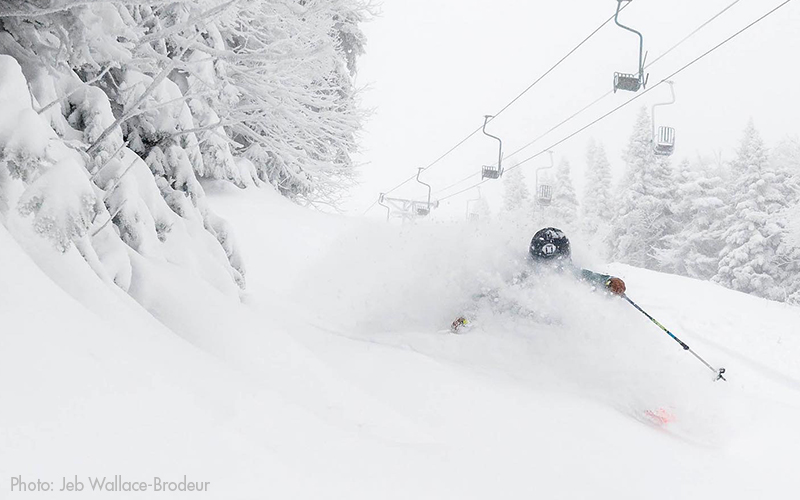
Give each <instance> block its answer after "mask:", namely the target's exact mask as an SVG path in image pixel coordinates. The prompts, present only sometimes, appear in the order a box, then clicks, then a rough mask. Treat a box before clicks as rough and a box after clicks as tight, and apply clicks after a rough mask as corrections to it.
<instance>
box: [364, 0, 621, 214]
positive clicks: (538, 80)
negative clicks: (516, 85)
mask: <svg viewBox="0 0 800 500" xmlns="http://www.w3.org/2000/svg"><path fill="white" fill-rule="evenodd" d="M629 5H630V4H626V5H625V6H624V7H622V10H624V9H626V8H627V7H628V6H629ZM614 17H615V16H611V17H609V18H608V19H606V20H605V21H604V22H603V24H601V25H600V26H598V27H597V28H595V30H594V31H592V32H591V33H590V34H589V36H587V37H586V38H584V39H583V40H582V41H581V42H580V43H579V44H578V45H576V46H575V47H574V48H573V49H572V50H570V51H569V52H568V53H567V54H566V55H565V56H564V57H562V58H561V59H559V60H558V62H556V63H555V64H554V65H553V66H552V67H550V69H548V70H547V71H546V72H544V73H543V74H542V75H541V76H540V77H539V78H537V79H536V80H535V81H534V82H533V83H531V84H530V85H528V87H527V88H525V90H523V91H522V92H520V93H519V94H518V95H517V96H516V97H515V98H513V99H512V100H511V101H510V102H509V103H508V104H506V105H505V106H503V107H502V108H501V109H500V111H498V112H497V113H495V114H494V115H493V118H492V119H491V120H490V121H492V120H494V119H495V118H497V117H498V116H500V114H501V113H503V112H504V111H505V110H507V109H508V108H510V107H511V106H512V105H513V104H514V103H515V102H517V101H518V100H519V99H520V98H522V96H524V95H525V94H527V93H528V92H529V91H530V90H531V89H532V88H533V87H535V86H536V84H538V83H539V82H541V81H542V80H543V79H544V78H545V77H547V75H549V74H550V73H552V72H553V71H555V69H556V68H558V67H559V66H561V64H562V63H563V62H564V61H566V60H567V58H569V57H570V56H571V55H572V54H574V53H575V52H576V51H577V50H578V49H580V48H581V47H583V46H584V45H585V44H586V43H587V42H588V41H589V40H591V39H592V37H594V36H595V35H596V34H597V33H598V32H599V31H600V30H601V29H603V28H604V27H605V26H606V25H607V24H608V23H610V22H611V21H613V20H614ZM482 129H483V127H478V128H476V129H475V130H473V131H472V132H470V133H469V135H467V136H466V137H464V138H463V139H461V140H460V141H459V142H458V143H456V144H455V146H453V147H451V148H450V149H448V150H447V151H446V152H445V153H444V154H442V155H441V156H439V157H438V158H436V159H435V160H433V161H432V162H431V163H429V164H428V165H427V166H425V167H424V168H423V169H422V170H423V171H425V170H428V169H429V168H431V167H433V166H434V165H436V164H437V163H439V162H440V161H442V160H443V159H444V158H445V157H446V156H448V155H449V154H450V153H452V152H453V151H455V150H456V149H458V148H459V147H460V146H461V145H462V144H464V143H465V142H467V141H468V140H469V139H471V138H472V137H473V136H474V135H475V134H477V133H478V132H480V131H481V130H482ZM416 177H417V176H416V174H415V175H412V176H411V177H409V178H407V179H406V180H404V181H403V182H401V183H400V184H398V185H396V186H395V187H393V188H392V189H390V190H388V191H386V192H385V193H384V194H389V193H391V192H393V191H395V190H397V189H399V188H400V187H402V186H404V185H405V184H407V183H409V182H411V181H412V180H414V179H416ZM377 203H378V202H377V201H374V202H372V204H371V205H370V206H369V207H368V208H367V209H366V210H365V211H364V214H366V213H367V212H369V211H370V210H371V209H372V208H373V207H374V206H375V205H377Z"/></svg>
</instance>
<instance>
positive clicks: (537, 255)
mask: <svg viewBox="0 0 800 500" xmlns="http://www.w3.org/2000/svg"><path fill="white" fill-rule="evenodd" d="M528 251H529V252H530V254H531V257H533V259H534V260H538V261H551V260H569V259H570V255H571V253H570V249H569V240H568V239H567V236H566V235H565V234H564V232H563V231H562V230H560V229H556V228H554V227H546V228H544V229H540V230H539V231H537V232H536V234H534V235H533V239H532V240H531V246H530V248H529V249H528Z"/></svg>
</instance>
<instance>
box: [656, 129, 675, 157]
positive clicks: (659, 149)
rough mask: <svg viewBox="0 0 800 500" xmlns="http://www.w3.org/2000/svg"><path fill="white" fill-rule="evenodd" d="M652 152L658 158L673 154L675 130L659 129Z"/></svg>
mask: <svg viewBox="0 0 800 500" xmlns="http://www.w3.org/2000/svg"><path fill="white" fill-rule="evenodd" d="M654 151H655V153H656V154H657V155H659V156H670V155H671V154H672V153H674V152H675V129H674V128H672V127H659V128H658V136H657V137H656V141H655V144H654Z"/></svg>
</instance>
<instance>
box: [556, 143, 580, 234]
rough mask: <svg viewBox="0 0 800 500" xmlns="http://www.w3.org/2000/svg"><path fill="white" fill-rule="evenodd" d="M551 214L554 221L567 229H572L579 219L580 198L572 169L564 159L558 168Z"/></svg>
mask: <svg viewBox="0 0 800 500" xmlns="http://www.w3.org/2000/svg"><path fill="white" fill-rule="evenodd" d="M550 212H551V214H552V215H553V218H554V220H555V221H556V222H558V223H559V224H561V225H563V226H565V227H572V226H573V225H574V224H575V222H576V220H577V218H578V197H577V196H576V195H575V187H574V186H573V185H572V172H571V167H570V164H569V160H567V159H566V158H562V160H561V162H559V164H558V167H557V168H556V182H555V186H554V187H553V204H552V205H551V207H550Z"/></svg>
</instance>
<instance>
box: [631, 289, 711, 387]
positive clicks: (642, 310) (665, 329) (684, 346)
mask: <svg viewBox="0 0 800 500" xmlns="http://www.w3.org/2000/svg"><path fill="white" fill-rule="evenodd" d="M622 298H623V299H625V300H627V301H628V302H629V303H630V304H631V305H632V306H633V307H635V308H636V309H638V310H639V312H640V313H642V314H644V315H645V316H647V317H648V319H650V321H652V322H653V323H655V324H656V326H658V327H659V328H661V329H662V330H664V332H665V333H666V334H667V335H669V336H670V337H672V338H673V340H675V342H677V343H679V344H680V345H681V347H683V350H684V351H689V352H690V353H692V355H693V356H694V357H695V358H697V359H699V360H700V361H701V362H702V363H703V364H704V365H706V366H707V367H708V369H709V370H711V371H712V372H714V373H715V374H716V375H717V378H715V379H714V381H715V382H716V381H717V380H719V379H722V380H725V381H727V379H726V378H725V377H724V376H723V375H724V374H725V368H720V369H719V370H717V369H716V368H714V367H713V366H711V365H709V364H708V363H707V362H706V360H705V359H703V358H701V357H700V356H698V355H697V353H696V352H694V351H693V350H692V349H691V348H690V347H689V346H688V345H686V343H685V342H684V341H682V340H681V339H679V338H678V337H676V336H675V335H674V334H673V333H672V332H671V331H669V330H668V329H667V327H665V326H664V325H662V324H661V323H659V322H658V320H656V319H655V318H654V317H652V316H650V315H649V314H647V311H645V310H644V309H642V308H641V307H639V305H638V304H637V303H636V302H634V301H632V300H631V299H630V297H628V296H627V295H625V294H624V293H623V294H622Z"/></svg>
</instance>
